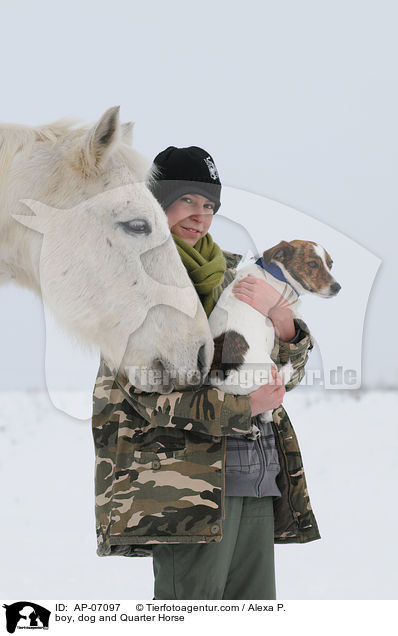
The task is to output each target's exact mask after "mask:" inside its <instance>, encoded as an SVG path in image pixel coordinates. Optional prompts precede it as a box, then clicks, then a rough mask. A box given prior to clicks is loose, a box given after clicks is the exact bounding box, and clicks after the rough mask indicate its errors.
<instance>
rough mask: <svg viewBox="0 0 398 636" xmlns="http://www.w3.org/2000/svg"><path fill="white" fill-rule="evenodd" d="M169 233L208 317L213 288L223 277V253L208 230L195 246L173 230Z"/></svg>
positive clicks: (212, 302)
mask: <svg viewBox="0 0 398 636" xmlns="http://www.w3.org/2000/svg"><path fill="white" fill-rule="evenodd" d="M171 235H172V237H173V239H174V242H175V244H176V247H177V250H178V253H179V255H180V257H181V260H182V262H183V264H184V265H185V269H186V270H187V272H188V275H189V277H190V279H191V280H192V282H193V284H194V287H195V289H196V292H197V294H198V296H199V298H200V301H201V303H202V305H203V308H204V310H205V312H206V316H207V317H209V316H210V313H211V311H212V309H213V307H214V305H215V304H216V297H215V294H213V290H214V288H215V287H217V286H218V285H219V284H220V283H221V281H222V280H223V278H224V272H225V269H226V262H225V258H224V254H223V253H222V250H221V248H220V247H219V246H218V245H217V243H215V242H214V241H213V239H212V237H211V236H210V234H209V233H208V232H207V234H205V235H204V236H202V238H201V239H199V241H198V242H197V243H196V244H195V247H192V246H191V245H188V243H186V242H185V241H183V240H182V239H181V238H180V237H179V236H176V235H175V234H173V232H172V233H171Z"/></svg>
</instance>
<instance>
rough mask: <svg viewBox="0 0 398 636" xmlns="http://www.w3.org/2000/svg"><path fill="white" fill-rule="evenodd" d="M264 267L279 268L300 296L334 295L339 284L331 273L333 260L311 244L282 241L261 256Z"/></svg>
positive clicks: (322, 250)
mask: <svg viewBox="0 0 398 636" xmlns="http://www.w3.org/2000/svg"><path fill="white" fill-rule="evenodd" d="M263 261H264V264H266V265H267V264H269V263H271V261H273V262H274V263H276V264H277V265H279V267H280V268H281V270H282V272H283V274H284V276H285V278H286V280H287V282H288V283H290V284H291V285H292V286H293V287H294V288H295V289H297V291H298V292H299V293H300V294H305V293H307V294H316V295H317V296H321V297H322V298H330V297H331V296H336V294H338V292H339V291H340V289H341V285H339V283H338V282H337V281H336V280H335V279H334V278H333V276H332V275H331V274H330V270H331V269H332V264H333V261H332V258H331V256H330V255H329V254H328V252H327V251H326V250H325V248H323V247H322V246H321V245H318V243H314V241H301V240H294V241H281V242H280V243H278V245H275V246H274V247H271V248H270V249H269V250H266V251H265V252H264V253H263Z"/></svg>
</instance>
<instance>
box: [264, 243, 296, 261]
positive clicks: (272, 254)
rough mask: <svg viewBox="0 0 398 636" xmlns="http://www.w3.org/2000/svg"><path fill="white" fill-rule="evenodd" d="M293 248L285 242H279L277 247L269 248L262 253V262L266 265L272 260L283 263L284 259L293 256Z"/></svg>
mask: <svg viewBox="0 0 398 636" xmlns="http://www.w3.org/2000/svg"><path fill="white" fill-rule="evenodd" d="M294 250H295V247H293V245H290V243H288V242H287V241H281V242H280V243H278V245H274V247H270V249H269V250H266V251H265V252H264V253H263V261H264V263H265V264H266V265H268V264H269V263H270V262H271V261H272V260H276V261H283V260H284V259H285V258H288V257H290V256H293V254H294Z"/></svg>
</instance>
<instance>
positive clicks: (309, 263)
mask: <svg viewBox="0 0 398 636" xmlns="http://www.w3.org/2000/svg"><path fill="white" fill-rule="evenodd" d="M307 265H308V267H318V263H317V262H316V261H308V263H307Z"/></svg>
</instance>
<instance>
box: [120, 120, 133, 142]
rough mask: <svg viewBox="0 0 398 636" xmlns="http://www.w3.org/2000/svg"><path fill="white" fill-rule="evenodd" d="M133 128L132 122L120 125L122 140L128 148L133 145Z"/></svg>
mask: <svg viewBox="0 0 398 636" xmlns="http://www.w3.org/2000/svg"><path fill="white" fill-rule="evenodd" d="M133 128H134V122H133V121H128V122H127V123H125V124H122V140H123V142H124V143H125V144H127V145H128V146H131V145H132V143H133Z"/></svg>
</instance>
